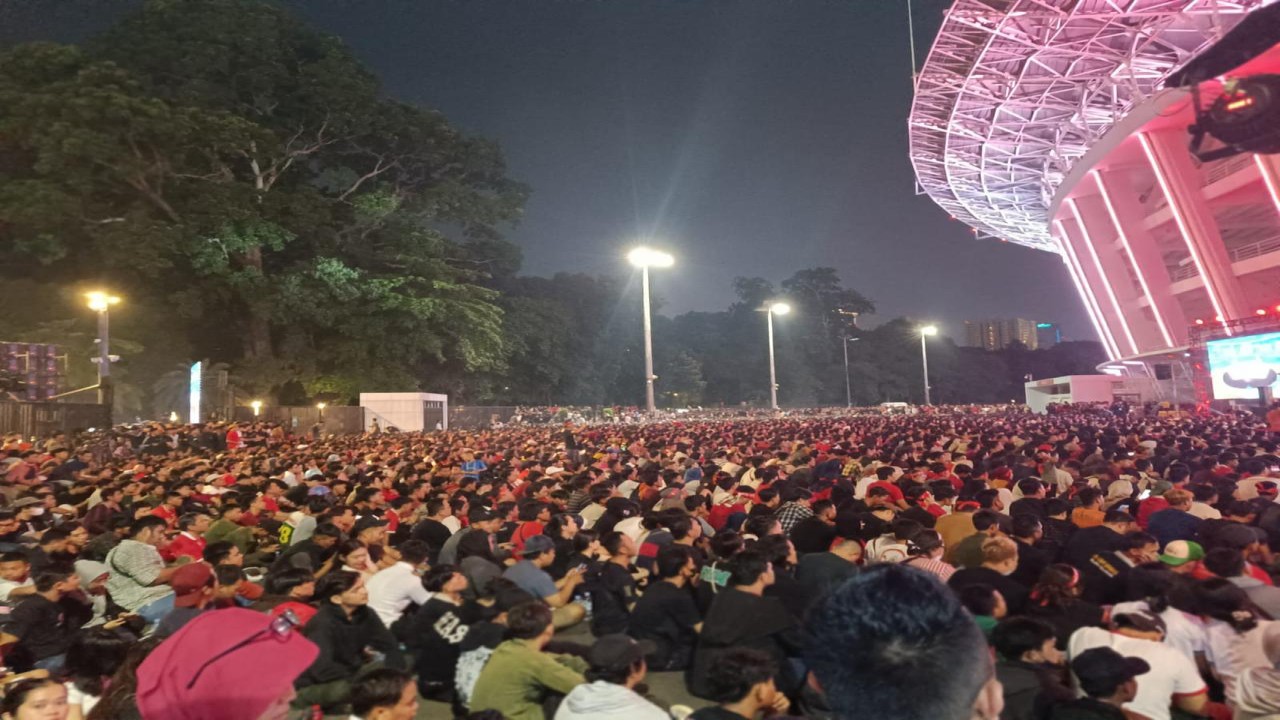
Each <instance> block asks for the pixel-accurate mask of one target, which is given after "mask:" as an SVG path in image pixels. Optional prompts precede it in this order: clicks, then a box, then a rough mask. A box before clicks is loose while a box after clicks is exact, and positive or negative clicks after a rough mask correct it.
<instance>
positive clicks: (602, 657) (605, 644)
mask: <svg viewBox="0 0 1280 720" xmlns="http://www.w3.org/2000/svg"><path fill="white" fill-rule="evenodd" d="M655 649H656V648H655V647H654V644H653V643H651V642H649V641H648V640H640V641H637V640H634V639H632V638H630V637H628V636H626V635H621V634H619V635H605V636H604V637H602V638H600V639H598V640H596V642H595V644H594V645H592V646H591V650H590V651H589V652H588V653H587V662H588V663H589V664H590V667H588V668H587V671H586V673H585V674H584V675H585V677H586V679H587V682H586V683H585V684H582V685H579V686H577V687H575V688H574V689H573V690H571V691H570V692H569V694H568V695H566V696H565V698H564V702H562V703H560V708H559V709H558V710H556V715H555V720H595V718H615V719H616V720H668V718H669V716H668V715H667V713H666V712H664V711H663V710H662V708H660V707H658V706H657V705H654V704H653V703H651V702H649V701H648V700H646V699H644V697H642V696H641V695H639V694H638V693H637V692H636V690H635V688H636V686H638V685H639V684H640V683H642V682H644V678H645V674H646V673H647V672H648V666H647V665H646V663H645V656H646V655H651V654H653V652H654V650H655Z"/></svg>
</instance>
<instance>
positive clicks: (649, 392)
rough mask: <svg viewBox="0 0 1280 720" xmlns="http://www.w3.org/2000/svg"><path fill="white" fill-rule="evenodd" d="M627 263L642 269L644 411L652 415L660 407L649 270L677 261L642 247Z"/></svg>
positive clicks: (667, 266)
mask: <svg viewBox="0 0 1280 720" xmlns="http://www.w3.org/2000/svg"><path fill="white" fill-rule="evenodd" d="M627 261H628V262H630V263H631V264H632V265H634V266H636V267H638V268H640V285H641V289H642V294H643V295H644V409H645V410H646V411H647V412H648V413H649V414H650V415H652V414H653V413H655V412H657V410H658V405H657V402H656V400H655V399H654V395H653V381H654V380H657V379H658V376H657V375H654V374H653V318H652V315H651V314H650V313H651V310H650V307H649V268H651V267H654V268H669V267H671V266H672V265H674V264H675V262H676V259H675V258H674V257H672V255H671V253H666V252H663V251H661V250H654V249H653V248H651V247H645V246H644V245H641V246H639V247H637V248H635V249H633V250H632V251H631V252H629V253H627Z"/></svg>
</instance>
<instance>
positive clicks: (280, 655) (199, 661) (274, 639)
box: [137, 608, 320, 720]
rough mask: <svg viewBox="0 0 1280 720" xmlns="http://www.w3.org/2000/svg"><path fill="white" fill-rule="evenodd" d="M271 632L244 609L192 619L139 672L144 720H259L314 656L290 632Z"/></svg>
mask: <svg viewBox="0 0 1280 720" xmlns="http://www.w3.org/2000/svg"><path fill="white" fill-rule="evenodd" d="M270 627H272V621H271V618H270V617H267V616H266V615H263V614H262V613H258V612H254V611H253V610H247V609H243V608H228V609H226V610H210V611H209V612H205V613H201V614H200V615H198V616H196V617H195V619H193V620H192V621H191V622H188V623H187V624H186V625H184V626H183V627H182V629H180V630H178V632H176V633H174V634H173V635H172V636H171V637H170V638H169V639H167V640H165V641H164V642H162V643H160V645H159V646H158V647H156V649H155V650H154V651H152V653H151V654H150V655H149V656H147V659H146V660H144V661H143V662H142V664H141V665H140V666H139V667H138V694H137V703H138V710H139V711H140V714H141V715H142V718H143V720H242V719H243V718H256V717H260V716H261V715H262V714H263V712H265V711H266V709H267V708H268V707H270V706H271V704H272V703H273V702H275V701H277V700H279V699H280V698H281V696H283V695H284V694H285V693H287V692H289V690H290V688H291V687H292V685H293V681H294V680H295V679H296V678H297V677H298V675H300V674H301V673H302V671H303V670H306V669H307V667H308V666H309V665H311V663H312V662H314V661H315V659H316V656H317V655H319V654H320V649H319V648H318V647H316V645H315V643H313V642H311V641H310V640H308V639H307V638H305V637H303V636H302V634H301V633H299V632H297V631H296V630H295V631H293V632H290V633H288V634H285V635H278V634H275V633H272V632H270V631H269V630H268V628H270ZM256 636H259V637H256ZM246 641H248V642H246ZM197 673H199V678H198V682H195V684H194V685H192V681H193V680H196V679H197V678H196V675H197ZM188 685H190V687H188ZM227 688H235V692H227Z"/></svg>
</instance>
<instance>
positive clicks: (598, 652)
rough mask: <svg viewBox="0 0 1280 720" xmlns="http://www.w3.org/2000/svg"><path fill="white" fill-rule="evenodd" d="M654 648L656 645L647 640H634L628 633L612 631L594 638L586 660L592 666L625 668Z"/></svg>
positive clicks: (652, 651)
mask: <svg viewBox="0 0 1280 720" xmlns="http://www.w3.org/2000/svg"><path fill="white" fill-rule="evenodd" d="M656 650H657V645H654V644H653V642H651V641H649V640H636V639H634V638H632V637H631V636H629V635H624V634H622V633H614V634H612V635H604V636H602V637H601V638H600V639H599V640H596V642H595V644H594V645H592V646H591V649H590V650H588V651H587V662H589V663H591V667H593V668H614V669H616V668H625V667H627V666H629V665H631V664H632V663H634V662H635V661H637V660H640V659H642V658H644V656H646V655H652V654H653V653H654V652H655V651H656Z"/></svg>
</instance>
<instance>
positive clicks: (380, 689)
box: [351, 668, 419, 720]
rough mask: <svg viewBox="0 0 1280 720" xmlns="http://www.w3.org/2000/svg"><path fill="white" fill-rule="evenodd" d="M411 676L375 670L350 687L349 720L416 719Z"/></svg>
mask: <svg viewBox="0 0 1280 720" xmlns="http://www.w3.org/2000/svg"><path fill="white" fill-rule="evenodd" d="M418 705H419V703H418V687H417V685H415V684H414V682H413V675H411V674H409V673H407V672H405V671H404V670H396V669H395V668H378V669H377V670H373V671H371V672H369V673H367V674H366V675H365V676H364V677H362V678H360V679H359V680H358V681H357V682H356V683H355V684H353V685H352V686H351V720H413V718H416V717H417V716H418Z"/></svg>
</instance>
